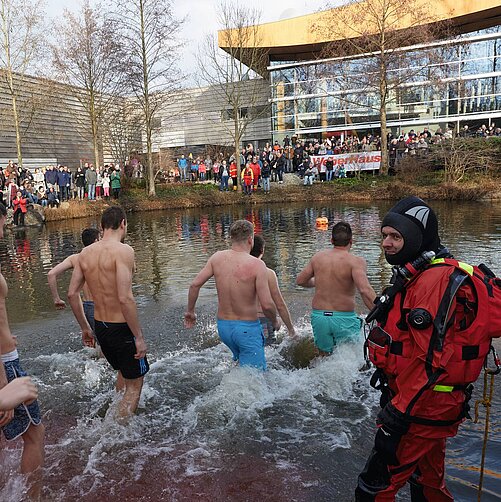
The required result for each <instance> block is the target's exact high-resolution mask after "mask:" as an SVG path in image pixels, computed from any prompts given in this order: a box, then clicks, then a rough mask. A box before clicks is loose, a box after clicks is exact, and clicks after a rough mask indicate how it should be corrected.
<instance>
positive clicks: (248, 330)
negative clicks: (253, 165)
mask: <svg viewBox="0 0 501 502" xmlns="http://www.w3.org/2000/svg"><path fill="white" fill-rule="evenodd" d="M230 237H231V249H228V250H226V251H218V252H217V253H215V254H213V255H212V256H211V257H210V258H209V260H208V261H207V264H206V265H205V267H204V268H203V269H202V270H201V271H200V272H199V274H198V275H197V276H196V277H195V279H194V280H193V282H192V283H191V286H190V290H189V294H188V309H187V311H186V313H185V315H184V324H185V327H186V328H191V327H193V326H194V325H195V322H196V315H195V304H196V302H197V299H198V294H199V292H200V288H201V287H202V286H203V285H204V284H205V283H206V282H207V281H208V280H209V279H210V278H211V277H214V279H215V281H216V289H217V296H218V310H217V328H218V332H219V337H220V338H221V340H222V341H223V343H225V344H226V345H227V346H228V347H229V349H230V350H231V352H232V353H233V359H234V360H235V361H238V362H239V363H240V365H241V366H253V367H256V368H260V369H263V370H264V369H266V360H265V357H264V336H263V331H262V328H261V323H260V322H259V319H258V311H257V310H258V307H257V306H258V301H259V304H260V305H261V308H262V311H263V313H264V315H265V316H266V317H267V318H268V319H270V321H271V323H272V325H273V328H274V329H276V330H277V329H279V328H280V321H279V320H278V318H277V312H276V308H275V304H274V303H273V299H272V297H271V293H270V288H269V286H268V272H267V269H266V265H265V264H264V262H263V261H262V260H259V259H257V258H255V257H254V256H251V255H250V251H251V249H252V245H253V243H254V228H253V226H252V223H250V222H249V221H247V220H237V221H235V222H234V223H233V224H232V225H231V227H230Z"/></svg>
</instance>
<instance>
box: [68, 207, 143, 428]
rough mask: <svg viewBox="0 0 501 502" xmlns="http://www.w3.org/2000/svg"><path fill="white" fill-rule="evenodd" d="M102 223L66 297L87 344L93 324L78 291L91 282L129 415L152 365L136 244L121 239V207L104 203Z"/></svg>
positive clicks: (100, 334) (105, 347)
mask: <svg viewBox="0 0 501 502" xmlns="http://www.w3.org/2000/svg"><path fill="white" fill-rule="evenodd" d="M101 227H102V229H103V237H102V239H101V240H100V241H98V242H96V243H94V244H92V245H90V246H88V247H85V248H84V249H82V251H81V252H80V255H79V258H78V260H77V262H76V263H75V268H74V269H73V275H72V277H71V282H70V287H69V290H68V300H69V302H70V305H71V308H72V310H73V313H74V314H75V317H76V318H77V321H78V323H79V324H80V327H81V328H82V337H83V341H84V344H85V345H88V343H89V342H90V341H91V340H92V330H91V327H90V326H89V323H88V322H87V319H86V318H85V315H84V311H83V307H82V302H81V300H80V291H81V289H82V287H83V285H84V283H86V284H87V286H88V288H89V290H90V293H91V295H92V298H93V299H94V308H95V335H96V338H97V341H98V342H99V345H100V346H101V350H102V352H103V354H104V357H106V359H107V361H108V362H109V363H110V364H111V366H112V367H113V368H114V369H115V370H118V377H117V383H116V389H117V391H118V392H121V391H123V390H124V389H125V393H124V395H123V397H122V400H121V401H120V403H119V406H118V415H119V417H121V418H125V417H129V416H130V415H132V414H133V413H134V412H135V411H136V408H137V405H138V403H139V397H140V395H141V389H142V387H143V378H144V375H145V374H146V373H147V371H148V370H149V365H148V361H147V359H146V343H145V341H144V338H143V333H142V331H141V326H140V325H139V320H138V317H137V308H136V302H135V300H134V296H133V294H132V274H133V271H134V250H133V249H132V248H131V247H130V246H128V245H127V244H124V243H123V241H124V239H125V235H126V233H127V219H126V216H125V213H124V211H123V209H122V208H120V207H118V206H113V207H110V208H108V209H106V210H105V211H104V212H103V215H102V217H101Z"/></svg>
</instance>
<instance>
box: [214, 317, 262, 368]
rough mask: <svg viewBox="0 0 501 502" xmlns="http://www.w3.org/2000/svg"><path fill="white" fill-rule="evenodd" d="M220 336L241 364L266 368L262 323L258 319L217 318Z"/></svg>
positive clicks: (234, 358) (235, 359)
mask: <svg viewBox="0 0 501 502" xmlns="http://www.w3.org/2000/svg"><path fill="white" fill-rule="evenodd" d="M217 329H218V332H219V338H221V341H222V342H223V343H224V344H225V345H227V346H228V348H229V349H230V350H231V352H232V353H233V360H234V361H238V362H239V363H240V365H241V366H254V367H255V368H260V369H262V370H265V369H266V360H265V357H264V336H263V330H262V328H261V323H260V322H259V321H258V320H256V321H234V320H225V319H218V320H217Z"/></svg>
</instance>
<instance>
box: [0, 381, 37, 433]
mask: <svg viewBox="0 0 501 502" xmlns="http://www.w3.org/2000/svg"><path fill="white" fill-rule="evenodd" d="M37 397H38V390H37V388H36V387H35V384H34V383H33V380H32V379H31V378H30V377H20V378H15V379H14V380H12V382H10V383H9V384H7V385H6V386H5V387H3V388H2V390H0V409H2V410H5V408H10V409H8V411H3V412H1V411H0V426H3V425H5V424H7V423H8V422H10V421H11V420H12V418H13V417H14V408H15V407H16V406H18V405H20V404H21V403H26V404H30V403H32V402H33V401H34V400H35V399H36V398H37Z"/></svg>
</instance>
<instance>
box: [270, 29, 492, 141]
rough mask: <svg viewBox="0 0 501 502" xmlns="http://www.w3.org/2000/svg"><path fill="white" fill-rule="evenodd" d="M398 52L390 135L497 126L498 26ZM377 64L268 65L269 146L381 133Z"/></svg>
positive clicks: (371, 59)
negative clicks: (287, 140) (373, 76)
mask: <svg viewBox="0 0 501 502" xmlns="http://www.w3.org/2000/svg"><path fill="white" fill-rule="evenodd" d="M398 52H399V53H400V54H401V58H394V60H395V61H397V63H396V64H394V67H392V68H390V69H389V72H388V75H389V79H390V81H392V82H394V85H393V86H391V89H390V93H389V100H388V103H387V121H388V127H389V128H390V129H391V130H392V131H394V132H398V131H408V130H409V129H417V128H419V129H420V130H422V128H423V127H426V126H428V127H429V128H430V130H432V131H434V130H435V129H437V128H438V127H441V128H442V129H444V128H446V127H449V128H451V129H455V128H456V129H457V128H459V127H460V126H462V125H463V124H469V125H474V126H475V125H477V126H480V125H481V124H485V125H487V126H489V125H491V124H492V123H495V124H496V125H498V126H501V27H496V28H489V29H487V30H483V31H477V32H474V33H468V34H463V35H461V36H459V37H457V38H454V39H449V40H439V41H436V42H435V43H433V44H431V45H428V46H426V47H421V46H409V47H404V48H401V49H399V50H398ZM376 59H377V55H374V54H365V55H357V56H350V57H345V58H331V59H323V60H316V61H302V62H297V61H294V62H293V61H272V62H271V63H270V66H269V67H268V70H269V73H270V82H271V101H272V131H273V139H274V140H281V139H283V137H285V135H289V136H298V137H301V138H311V137H316V138H319V137H321V136H326V135H340V134H341V133H342V132H348V131H349V132H351V131H354V130H356V131H357V132H358V133H360V134H364V133H366V132H374V133H379V129H380V122H379V97H378V93H377V92H376V91H375V86H374V85H371V84H370V83H368V82H369V81H370V73H371V68H372V67H373V65H374V63H375V62H376ZM361 76H362V77H363V78H361ZM364 82H365V83H364ZM397 82H398V83H397ZM497 118H499V119H498V120H497V121H496V119H497ZM497 122H498V123H497Z"/></svg>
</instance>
